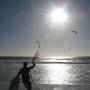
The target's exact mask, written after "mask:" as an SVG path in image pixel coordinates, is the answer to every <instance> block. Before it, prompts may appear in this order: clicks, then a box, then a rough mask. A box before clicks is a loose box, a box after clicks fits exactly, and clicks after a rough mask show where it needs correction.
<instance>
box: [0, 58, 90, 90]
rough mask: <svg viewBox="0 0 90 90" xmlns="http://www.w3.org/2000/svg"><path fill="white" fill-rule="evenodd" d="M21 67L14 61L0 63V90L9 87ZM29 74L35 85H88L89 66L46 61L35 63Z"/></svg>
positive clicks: (79, 63)
mask: <svg viewBox="0 0 90 90" xmlns="http://www.w3.org/2000/svg"><path fill="white" fill-rule="evenodd" d="M18 61H21V60H18ZM44 62H45V60H44ZM48 62H49V63H48ZM53 62H54V63H53ZM72 62H73V63H72ZM77 62H78V63H77ZM85 62H86V63H85ZM87 62H88V63H87ZM31 65H32V64H31V63H28V66H31ZM22 67H23V65H22V63H21V62H15V60H13V61H12V62H10V61H9V62H8V61H7V62H0V90H4V89H3V88H5V87H8V86H9V83H10V81H11V80H12V78H13V77H15V76H16V75H17V73H18V72H19V70H20V69H21V68H22ZM30 73H31V75H32V77H33V84H35V85H84V86H85V85H90V64H89V61H87V60H80V61H73V60H72V61H70V60H68V59H64V60H53V61H50V60H49V59H48V60H46V62H45V63H43V62H41V63H36V67H35V68H33V69H32V70H31V72H30ZM45 90H46V89H45ZM57 90H59V89H57ZM65 90H68V89H65ZM74 90H77V89H74ZM88 90H89V89H88Z"/></svg>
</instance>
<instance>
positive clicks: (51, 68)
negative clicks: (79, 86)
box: [46, 64, 70, 84]
mask: <svg viewBox="0 0 90 90" xmlns="http://www.w3.org/2000/svg"><path fill="white" fill-rule="evenodd" d="M46 69H47V73H48V74H47V76H48V80H49V83H52V84H55V83H56V84H59V83H60V82H61V84H63V83H64V82H65V80H66V79H65V78H66V77H70V74H69V72H68V71H69V69H70V67H68V66H66V65H64V64H61V65H60V64H50V65H48V66H47V67H46Z"/></svg>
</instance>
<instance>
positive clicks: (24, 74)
mask: <svg viewBox="0 0 90 90" xmlns="http://www.w3.org/2000/svg"><path fill="white" fill-rule="evenodd" d="M36 58H37V53H36V54H35V56H34V58H33V61H32V64H33V65H32V66H30V67H27V62H24V63H23V68H21V69H20V71H19V72H18V74H17V76H16V79H18V78H19V76H20V75H21V78H22V81H23V84H24V86H25V88H26V89H27V90H32V86H31V81H30V76H29V72H30V70H31V69H33V68H34V67H35V61H34V60H35V59H36Z"/></svg>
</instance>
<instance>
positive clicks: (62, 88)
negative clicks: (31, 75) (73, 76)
mask: <svg viewBox="0 0 90 90" xmlns="http://www.w3.org/2000/svg"><path fill="white" fill-rule="evenodd" d="M8 88H9V83H8V84H7V83H1V84H0V90H9V89H8ZM19 90H26V89H25V87H24V86H23V84H22V83H20V87H19ZM32 90H90V85H64V84H63V85H55V84H33V85H32Z"/></svg>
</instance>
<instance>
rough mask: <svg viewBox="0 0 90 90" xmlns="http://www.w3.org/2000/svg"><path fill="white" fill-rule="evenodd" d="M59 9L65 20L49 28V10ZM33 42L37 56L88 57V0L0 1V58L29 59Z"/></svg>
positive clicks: (89, 47) (89, 37)
mask: <svg viewBox="0 0 90 90" xmlns="http://www.w3.org/2000/svg"><path fill="white" fill-rule="evenodd" d="M62 6H64V7H65V8H66V12H67V14H68V16H69V19H68V21H67V22H66V23H63V24H55V25H53V24H52V22H50V20H49V18H48V17H47V15H48V13H49V10H52V7H60V8H62ZM73 30H76V31H77V32H78V33H77V34H75V33H72V31H73ZM37 40H39V41H40V43H41V48H40V54H41V56H86V55H87V56H89V55H90V0H0V56H2V55H3V56H11V55H12V56H17V55H18V56H31V55H33V54H34V53H35V50H36V49H37V44H36V43H35V41H37Z"/></svg>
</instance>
